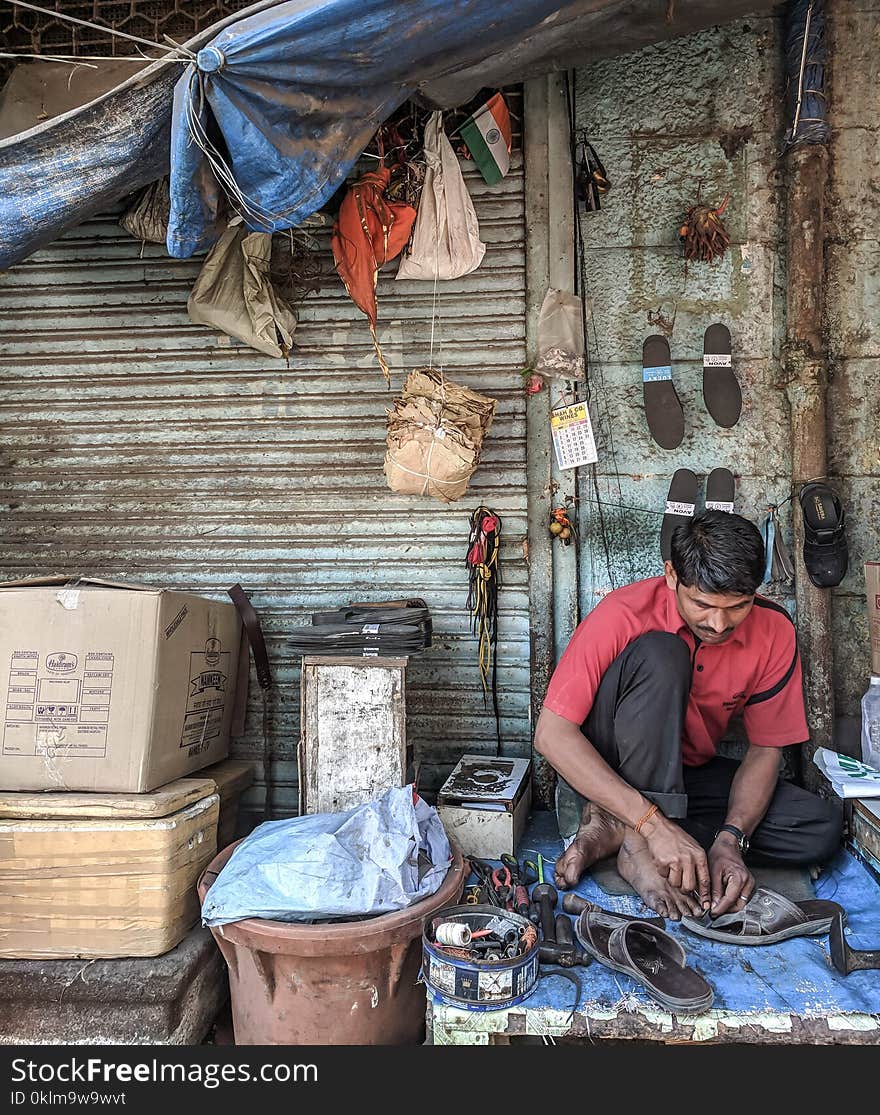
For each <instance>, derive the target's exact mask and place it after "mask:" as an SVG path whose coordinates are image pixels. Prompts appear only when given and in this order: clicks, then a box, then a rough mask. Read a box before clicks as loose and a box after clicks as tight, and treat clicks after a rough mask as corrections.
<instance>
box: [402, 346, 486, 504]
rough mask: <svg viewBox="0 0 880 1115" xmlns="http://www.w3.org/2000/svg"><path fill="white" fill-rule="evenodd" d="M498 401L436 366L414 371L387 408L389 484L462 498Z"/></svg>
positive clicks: (420, 493)
mask: <svg viewBox="0 0 880 1115" xmlns="http://www.w3.org/2000/svg"><path fill="white" fill-rule="evenodd" d="M495 405H496V404H495V400H494V399H491V398H489V397H488V396H486V395H480V394H478V393H477V392H476V391H471V390H470V389H469V388H467V387H462V386H461V385H460V384H457V383H453V382H452V381H451V380H448V379H446V378H445V377H443V375H442V374H441V373H439V372H437V371H435V370H434V369H431V368H426V369H419V370H416V371H413V372H411V373H410V374H409V376H408V377H407V380H406V384H405V385H404V388H403V392H402V394H401V398H399V399H396V400H395V403H394V410H392V411H389V412H388V434H387V446H388V449H387V452H386V454H385V476H386V478H387V481H388V487H389V488H390V489H391V490H392V491H393V492H401V493H403V494H405V495H417V496H424V495H428V496H433V497H434V498H435V499H439V500H440V501H441V502H443V503H454V502H455V501H456V500H457V499H460V498H461V497H462V496H463V495H464V493H465V492H466V491H467V487H468V482H469V480H470V478H471V476H473V474H474V472H475V471H476V468H477V465H478V464H479V462H480V454H481V452H482V448H483V440H484V438H485V436H486V434H487V433H488V432H489V429H490V427H491V425H492V419H493V417H494V414H495Z"/></svg>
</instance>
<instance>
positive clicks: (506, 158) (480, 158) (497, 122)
mask: <svg viewBox="0 0 880 1115" xmlns="http://www.w3.org/2000/svg"><path fill="white" fill-rule="evenodd" d="M461 138H462V139H463V140H464V142H465V143H466V144H467V148H468V151H470V153H471V158H472V159H473V160H474V162H475V163H476V164H477V167H478V168H479V171H480V173H481V174H482V176H483V177H484V178H485V179H486V182H487V183H488V184H489V185H490V186H494V185H495V184H496V183H498V182H500V181H501V179H502V178H503V177H504V176H505V174H507V172H508V170H510V113H509V112H508V111H507V105H506V104H505V102H504V98H503V97H502V96H501V94H500V93H496V94H495V96H494V97H491V98H490V99H489V100H488V101H486V103H485V104H484V105H483V107H482V108H479V109H477V111H476V112H475V113H474V114H473V116H469V117H468V118H467V120H465V122H464V123H463V124H462V126H461Z"/></svg>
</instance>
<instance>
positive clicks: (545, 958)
mask: <svg viewBox="0 0 880 1115" xmlns="http://www.w3.org/2000/svg"><path fill="white" fill-rule="evenodd" d="M538 960H539V961H540V962H541V963H542V964H559V965H560V967H562V968H575V967H577V966H578V965H580V966H581V967H582V968H586V967H587V965H588V964H589V963H591V957H590V954H589V953H588V952H584V950H583V949H582V948H581V947H580V946H579V945H575V944H571V945H560V944H558V943H557V942H556V941H547V942H543V943H542V944H540V945H538Z"/></svg>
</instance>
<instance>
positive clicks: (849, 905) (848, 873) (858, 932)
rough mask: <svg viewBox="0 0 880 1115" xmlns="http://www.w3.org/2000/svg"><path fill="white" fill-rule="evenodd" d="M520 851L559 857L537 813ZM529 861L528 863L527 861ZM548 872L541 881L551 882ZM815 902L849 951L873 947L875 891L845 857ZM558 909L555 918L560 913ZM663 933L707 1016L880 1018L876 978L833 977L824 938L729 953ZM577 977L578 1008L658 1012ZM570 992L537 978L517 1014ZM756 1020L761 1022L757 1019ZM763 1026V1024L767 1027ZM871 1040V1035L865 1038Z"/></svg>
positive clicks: (587, 974) (633, 987) (609, 985)
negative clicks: (841, 919)
mask: <svg viewBox="0 0 880 1115" xmlns="http://www.w3.org/2000/svg"><path fill="white" fill-rule="evenodd" d="M522 848H523V849H533V850H535V851H540V852H541V853H542V855H544V856H546V857H548V858H549V859H550V860H551V861H553V860H555V859H556V856H557V855H561V853H562V843H561V841H560V840H559V837H558V834H557V831H556V819H555V816H554V814H552V813H549V812H544V813H536V814H535V815H534V817H533V819H532V821H531V822H530V824H529V827H528V828H527V829H526V831H525V833H524V835H523V838H522ZM528 858H531V859H534V856H529V857H528ZM552 871H553V869H552V865H551V866H550V867H549V868H548V875H547V877H548V879H549V880H550V881H552ZM815 889H816V897H817V898H825V899H829V900H831V901H833V902H838V903H839V904H840V905H841V906H843V908H844V909H845V910H846V911H847V915H848V926H849V929H848V931H847V939H848V940H849V943H850V944H851V945H852V946H853V948H860V949H867V948H880V886H878V884H877V882H876V880H875V879H874V877H873V876H872V875H871V874H870V872H869V871H868V870H867V869H866V868H865V867H864V866H863V865H862V864H861V863H859V862H858V861H857V860H856V859H854V858H853V857H852V856H851V855H850V854H849V853H847V852H845V851H841V852H840V853H839V855H838V856H837V858H836V859H835V860H834V862H833V863H832V864H831V865H830V866H829V867H828V868H827V869H826V870H825V871H824V872H823V873H822V875H820V877H819V879H818V880H817V882H816V884H815ZM576 893H577V894H580V895H581V896H582V897H584V898H587V899H589V901H591V902H595V903H597V904H598V905H600V906H604V908H605V909H606V910H617V911H619V912H621V913H627V914H647V913H648V912H649V911H648V910H647V909H646V907H645V906H644V904H643V903H642V902H641V900H640V899H639V898H636V897H631V896H612V895H608V894H606V893H605V892H604V891H603V890H602V889H601V888H600V887H599V886H598V885H597V884H596V883H595V882H594V881H593V880H592V879H591V878H590V877H589V876H587V877H586V878H585V879H583V880H582V881H581V882H580V883H579V884H578V886H577V888H576ZM561 899H562V895H561V894H560V906H559V907H558V910H557V912H559V911H561V909H562V906H561ZM666 925H667V929H668V930H669V932H670V933H671V934H673V936H675V937H676V938H677V939H678V940H679V941H680V942H681V944H682V945H683V946H684V948H685V950H686V952H687V954H688V963H689V964H691V965H692V966H694V967H696V968H698V969H699V970H700V971H701V972H702V973H703V975H704V976H705V977H706V979H707V980H708V981H709V983H710V984H711V985H712V987H713V988H714V990H715V1002H714V1004H713V1008H712V1009H713V1010H716V1011H718V1010H720V1011H730V1012H735V1013H737V1014H739V1015H754V1016H755V1017H756V1018H757V1016H759V1015H764V1016H767V1015H785V1016H790V1015H793V1016H796V1017H802V1018H825V1017H828V1016H840V1015H848V1014H869V1015H875V1016H876V1015H877V1014H878V1013H880V971H864V972H853V973H851V974H850V975H848V976H842V975H840V974H839V973H838V972H837V971H836V969H835V968H834V966H833V965H832V963H831V958H830V955H829V952H828V937H827V936H825V937H794V938H792V939H790V940H788V941H781V942H780V943H779V944H776V945H759V946H752V947H734V946H731V945H724V944H721V943H720V942H716V941H710V940H707V939H706V938H704V937H697V936H694V934H692V933H687V932H685V931H684V930H683V929H682V928H681V926H680V925H678V924H676V923H675V922H671V921H668V922H667V923H666ZM574 970H575V971H580V972H581V979H582V982H583V987H584V993H583V995H582V996H581V999H580V1002H579V1004H578V1009H579V1010H584V1008H585V1007H586V1005H587V1004H589V1005H590V1007H591V1008H593V1009H595V1007H597V1006H598V1007H600V1008H601V1007H606V1008H608V1009H618V1010H622V1011H625V1010H629V1009H640V1008H641V1009H645V1008H650V1009H652V1010H658V1009H659V1010H662V1009H663V1008H662V1007H659V1005H658V1004H657V1003H655V1002H654V1000H653V999H651V998H650V996H648V994H647V993H646V992H645V990H644V989H643V988H642V987H641V986H640V985H639V984H638V983H636V982H635V980H630V979H627V978H626V976H624V975H621V974H619V973H617V972H613V971H612V970H611V969H609V968H605V967H603V966H602V965H600V964H598V963H595V962H594V963H593V964H591V965H590V966H589V967H588V968H586V969H574ZM573 999H574V994H573V989H572V986H571V984H570V983H569V982H568V981H567V980H563V979H554V978H551V977H542V978H541V979H539V981H538V984H537V987H536V989H535V991H534V992H533V993H532V994H531V995H530V996H529V998H528V999H527V1000H526V1001H525V1003H524V1004H523V1005H522V1006H521V1007H519V1008H517V1009H518V1010H525V1009H541V1008H553V1009H555V1010H564V1011H565V1013H566V1014H568V1012H569V1011H570V1010H571V1007H572V1002H573ZM759 1021H761V1020H759ZM766 1021H767V1020H766V1018H764V1019H763V1021H762V1024H764V1023H765V1022H766ZM872 1040H874V1041H876V1035H875V1036H874V1038H873V1039H872Z"/></svg>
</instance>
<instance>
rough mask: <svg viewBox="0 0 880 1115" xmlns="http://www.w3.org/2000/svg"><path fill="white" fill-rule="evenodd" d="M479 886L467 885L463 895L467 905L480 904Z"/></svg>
mask: <svg viewBox="0 0 880 1115" xmlns="http://www.w3.org/2000/svg"><path fill="white" fill-rule="evenodd" d="M481 889H482V888H481V887H468V888H467V894H466V895H465V899H464V900H465V903H466V905H468V906H478V905H479V904H480V890H481Z"/></svg>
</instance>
